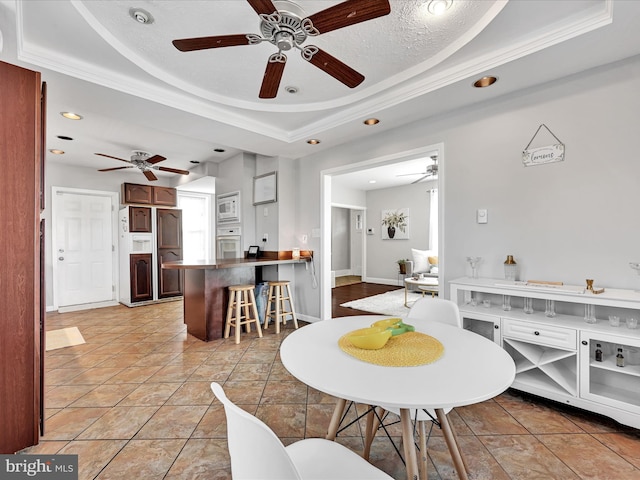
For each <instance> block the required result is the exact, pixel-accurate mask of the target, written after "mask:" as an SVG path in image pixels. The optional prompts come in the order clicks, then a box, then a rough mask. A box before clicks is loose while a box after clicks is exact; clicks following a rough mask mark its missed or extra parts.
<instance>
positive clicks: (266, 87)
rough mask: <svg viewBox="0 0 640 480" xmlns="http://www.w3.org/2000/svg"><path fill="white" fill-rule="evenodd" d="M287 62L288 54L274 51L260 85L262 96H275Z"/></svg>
mask: <svg viewBox="0 0 640 480" xmlns="http://www.w3.org/2000/svg"><path fill="white" fill-rule="evenodd" d="M286 62H287V57H286V55H284V54H282V53H274V54H273V55H271V56H270V57H269V61H268V62H267V68H266V69H265V71H264V77H263V79H262V86H261V87H260V94H259V95H258V97H260V98H275V97H276V95H277V94H278V88H279V87H280V80H281V79H282V73H283V72H284V67H285V65H286Z"/></svg>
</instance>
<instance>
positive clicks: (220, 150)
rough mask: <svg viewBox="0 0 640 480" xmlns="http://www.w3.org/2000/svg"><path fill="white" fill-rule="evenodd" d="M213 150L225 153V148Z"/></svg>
mask: <svg viewBox="0 0 640 480" xmlns="http://www.w3.org/2000/svg"><path fill="white" fill-rule="evenodd" d="M213 151H214V152H216V153H224V152H225V149H224V148H214V149H213Z"/></svg>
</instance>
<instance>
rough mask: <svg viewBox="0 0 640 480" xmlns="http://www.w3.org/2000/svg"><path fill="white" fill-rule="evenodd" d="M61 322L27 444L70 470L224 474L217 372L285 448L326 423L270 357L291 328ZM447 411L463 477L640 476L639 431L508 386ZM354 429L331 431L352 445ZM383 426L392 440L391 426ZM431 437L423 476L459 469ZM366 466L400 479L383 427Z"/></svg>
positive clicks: (171, 315)
mask: <svg viewBox="0 0 640 480" xmlns="http://www.w3.org/2000/svg"><path fill="white" fill-rule="evenodd" d="M291 323H292V322H288V327H289V328H291ZM69 326H77V327H78V328H79V329H80V331H81V332H82V334H83V336H84V338H85V339H86V344H83V345H78V346H75V347H67V348H63V349H59V350H54V351H50V352H47V355H46V369H47V372H46V393H45V398H46V407H47V409H46V414H47V420H46V434H45V435H44V437H43V438H42V441H41V443H40V444H39V445H37V446H35V447H32V448H30V449H28V450H25V451H24V453H72V454H78V455H79V469H80V478H81V479H93V478H97V479H100V480H105V479H118V480H122V479H143V480H147V479H162V478H164V479H190V480H192V479H201V478H202V479H204V478H207V479H215V480H218V479H228V478H230V469H229V459H228V454H227V448H226V443H225V421H224V413H223V410H222V407H221V405H220V404H219V403H218V402H217V401H216V400H214V397H213V394H212V393H211V391H210V388H209V383H210V382H211V381H214V380H215V381H218V382H221V383H223V384H224V387H225V390H226V392H227V395H228V396H229V397H230V398H231V399H232V400H233V401H235V402H236V403H238V404H240V405H242V407H243V408H245V409H246V410H248V411H250V412H251V413H254V414H256V415H257V416H258V417H259V418H261V419H262V420H263V421H265V422H266V423H267V424H268V425H269V426H270V427H271V428H272V429H273V430H274V431H275V432H276V434H277V435H278V436H279V437H280V438H282V440H283V441H284V442H285V443H288V442H292V441H295V440H297V439H301V438H303V437H322V436H324V433H325V432H326V427H327V425H328V423H329V418H330V415H331V412H332V411H333V406H334V399H333V398H331V397H329V396H327V395H324V394H322V393H320V392H318V391H315V390H313V389H312V388H309V387H307V386H306V385H304V384H302V383H300V382H298V381H296V380H295V379H294V378H293V377H291V376H290V375H289V374H288V373H287V371H286V370H285V369H284V368H283V366H282V364H281V363H280V361H279V358H278V346H279V344H280V342H281V341H282V339H283V338H284V337H285V336H286V335H287V334H288V333H290V332H291V330H290V329H289V328H288V329H287V330H285V331H284V332H283V333H281V334H280V335H279V336H277V335H276V334H275V333H274V331H273V328H271V329H270V331H268V332H267V333H266V334H265V336H264V338H262V339H258V338H256V337H254V336H253V335H246V334H244V336H243V339H242V342H241V343H240V345H235V344H234V343H233V341H224V340H218V341H213V342H209V343H205V342H201V341H199V340H197V339H194V338H193V337H190V336H189V335H187V334H186V332H185V327H184V325H183V324H182V303H181V302H179V301H178V302H170V303H164V304H160V305H153V306H145V307H137V308H127V307H124V306H119V307H111V308H103V309H97V310H89V311H81V312H73V313H65V314H50V315H48V316H47V328H48V329H57V328H64V327H69ZM302 328H304V327H302ZM450 418H451V421H452V423H453V424H454V426H455V428H456V429H457V433H458V435H459V438H460V444H461V448H462V450H463V452H464V453H465V454H466V457H467V459H468V462H469V464H470V467H471V470H472V472H473V473H472V475H471V478H474V479H491V480H493V479H544V480H548V479H562V480H566V479H580V478H582V479H616V480H623V479H638V478H640V432H639V431H638V430H634V429H631V428H628V427H622V426H620V425H618V424H616V423H615V422H612V421H610V420H608V419H606V418H602V417H599V416H596V415H591V414H587V413H584V412H581V411H578V410H574V409H571V408H569V407H565V406H563V405H558V404H553V403H548V402H544V401H541V400H538V399H535V398H533V397H529V396H526V395H523V394H519V393H518V392H514V391H508V392H506V393H504V394H502V395H500V396H499V397H497V398H495V399H493V400H490V401H486V402H483V403H481V404H477V405H473V406H469V407H464V408H457V409H455V410H454V411H453V412H451V413H450ZM362 426H363V425H362V424H360V423H355V424H354V425H353V426H351V427H349V428H348V429H347V430H346V431H345V432H343V433H342V434H341V435H340V437H339V438H338V440H339V441H340V442H341V443H344V444H346V445H348V446H350V447H352V448H354V449H356V450H358V449H360V448H361V446H362ZM392 434H393V435H394V436H397V437H399V435H400V432H399V430H397V427H392ZM433 435H434V436H433V437H432V438H431V440H430V442H429V455H430V460H431V462H430V464H429V479H450V478H456V475H455V473H454V471H453V466H452V463H451V460H450V458H449V456H448V453H447V450H446V447H445V445H444V442H443V441H442V437H441V436H440V433H439V432H437V431H434V434H433ZM372 462H373V463H374V464H376V465H377V466H379V467H380V468H382V469H383V470H385V471H387V472H388V473H389V474H390V475H392V476H393V477H394V478H396V479H399V480H403V479H404V478H405V472H404V469H403V466H402V464H401V462H400V461H399V460H398V457H397V456H396V455H395V453H394V452H393V449H392V447H391V446H390V444H389V443H388V440H387V439H386V438H385V437H384V436H382V434H380V436H379V437H378V438H377V439H376V441H375V442H374V446H373V449H372Z"/></svg>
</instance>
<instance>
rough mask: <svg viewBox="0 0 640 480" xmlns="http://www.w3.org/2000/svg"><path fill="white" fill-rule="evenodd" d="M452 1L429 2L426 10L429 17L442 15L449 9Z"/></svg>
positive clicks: (432, 0) (433, 0)
mask: <svg viewBox="0 0 640 480" xmlns="http://www.w3.org/2000/svg"><path fill="white" fill-rule="evenodd" d="M452 3H453V0H431V1H430V2H429V3H428V4H427V10H429V13H430V14H431V15H442V14H443V13H444V12H446V11H447V10H449V8H451V4H452Z"/></svg>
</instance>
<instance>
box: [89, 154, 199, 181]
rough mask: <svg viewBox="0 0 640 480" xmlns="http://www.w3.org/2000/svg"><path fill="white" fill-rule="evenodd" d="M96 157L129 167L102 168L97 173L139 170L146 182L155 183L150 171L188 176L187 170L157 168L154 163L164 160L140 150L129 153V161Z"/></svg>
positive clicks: (102, 155)
mask: <svg viewBox="0 0 640 480" xmlns="http://www.w3.org/2000/svg"><path fill="white" fill-rule="evenodd" d="M96 155H100V156H101V157H107V158H113V159H114V160H120V161H121V162H127V163H130V164H131V165H128V166H126V167H113V168H102V169H100V170H98V171H99V172H111V171H113V170H122V169H123V168H134V167H135V168H139V169H140V171H141V172H142V173H143V174H144V176H145V177H147V180H150V181H155V180H158V177H156V175H155V174H154V173H153V172H152V171H151V170H159V171H162V172H171V173H179V174H180V175H189V172H188V171H187V170H180V169H178V168H169V167H159V166H157V165H156V163H160V162H163V161H165V160H166V158H165V157H163V156H162V155H153V156H151V154H150V153H147V152H142V151H140V150H134V151H133V152H131V160H125V159H124V158H118V157H113V156H111V155H106V154H104V153H96Z"/></svg>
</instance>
